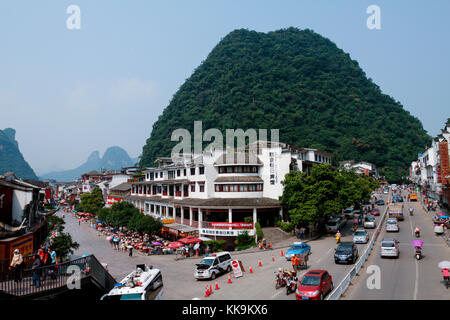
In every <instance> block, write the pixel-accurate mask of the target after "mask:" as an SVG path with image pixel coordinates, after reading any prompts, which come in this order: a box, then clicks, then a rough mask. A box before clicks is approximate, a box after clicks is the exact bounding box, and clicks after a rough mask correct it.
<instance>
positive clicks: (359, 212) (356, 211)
mask: <svg viewBox="0 0 450 320" xmlns="http://www.w3.org/2000/svg"><path fill="white" fill-rule="evenodd" d="M355 214H361V210H353V215H355Z"/></svg>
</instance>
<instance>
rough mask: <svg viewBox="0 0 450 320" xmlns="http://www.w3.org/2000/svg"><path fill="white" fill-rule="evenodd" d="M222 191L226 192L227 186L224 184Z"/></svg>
mask: <svg viewBox="0 0 450 320" xmlns="http://www.w3.org/2000/svg"><path fill="white" fill-rule="evenodd" d="M222 191H223V192H228V185H227V184H224V185H223V186H222Z"/></svg>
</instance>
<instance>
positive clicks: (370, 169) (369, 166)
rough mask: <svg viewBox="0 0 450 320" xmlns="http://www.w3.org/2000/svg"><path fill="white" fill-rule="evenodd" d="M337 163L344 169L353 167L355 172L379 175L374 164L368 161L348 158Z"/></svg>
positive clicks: (375, 176)
mask: <svg viewBox="0 0 450 320" xmlns="http://www.w3.org/2000/svg"><path fill="white" fill-rule="evenodd" d="M339 165H340V166H341V167H344V168H346V169H355V172H356V173H357V174H361V175H366V176H371V177H374V178H379V177H380V176H379V174H378V170H377V167H376V165H374V164H373V163H370V162H364V161H360V162H355V161H353V160H348V161H341V162H339Z"/></svg>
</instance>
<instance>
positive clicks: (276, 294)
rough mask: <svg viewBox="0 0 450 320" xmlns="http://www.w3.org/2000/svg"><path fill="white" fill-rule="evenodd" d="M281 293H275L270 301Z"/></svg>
mask: <svg viewBox="0 0 450 320" xmlns="http://www.w3.org/2000/svg"><path fill="white" fill-rule="evenodd" d="M282 292H283V291H278V292H277V293H275V294H274V295H273V296H272V297H271V298H270V299H271V300H274V299H275V297H276V296H279V295H280V294H281V293H282Z"/></svg>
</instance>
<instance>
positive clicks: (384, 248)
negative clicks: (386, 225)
mask: <svg viewBox="0 0 450 320" xmlns="http://www.w3.org/2000/svg"><path fill="white" fill-rule="evenodd" d="M398 244H399V242H398V240H397V239H393V238H389V239H386V238H385V239H383V240H382V241H381V246H380V256H381V257H382V258H383V257H396V258H398V256H399V255H400V249H399V248H398Z"/></svg>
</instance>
